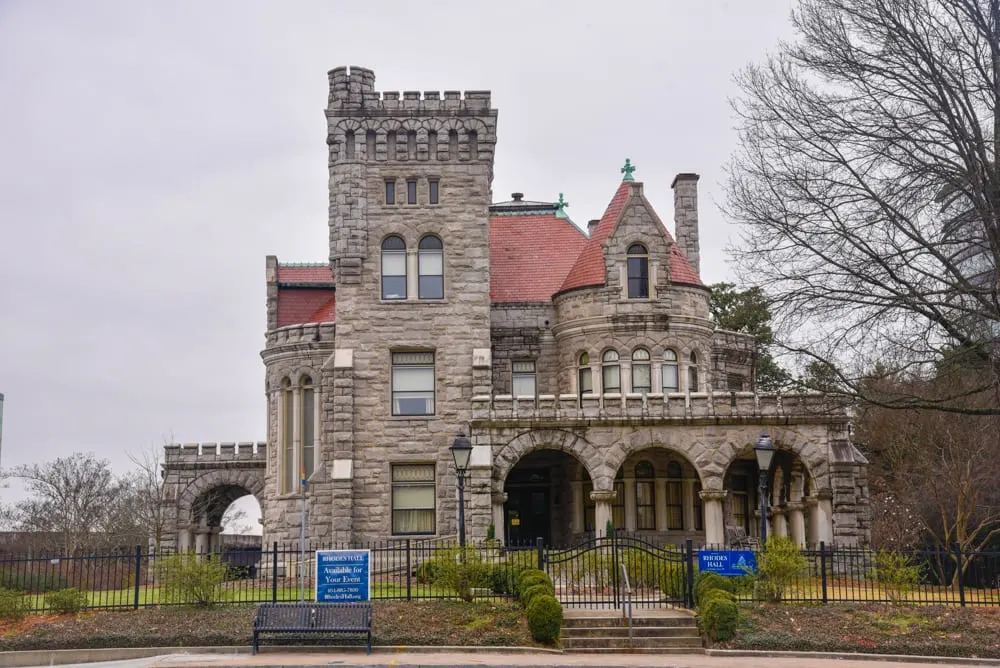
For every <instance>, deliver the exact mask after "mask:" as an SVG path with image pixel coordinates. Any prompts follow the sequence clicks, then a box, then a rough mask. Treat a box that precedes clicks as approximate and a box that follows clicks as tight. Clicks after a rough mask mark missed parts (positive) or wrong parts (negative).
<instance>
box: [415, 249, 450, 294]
mask: <svg viewBox="0 0 1000 668" xmlns="http://www.w3.org/2000/svg"><path fill="white" fill-rule="evenodd" d="M417 276H418V280H417V296H418V297H419V298H420V299H444V245H443V244H442V243H441V240H440V239H438V238H437V237H435V236H434V235H431V234H429V235H427V236H426V237H424V238H423V239H421V240H420V245H419V246H418V248H417Z"/></svg>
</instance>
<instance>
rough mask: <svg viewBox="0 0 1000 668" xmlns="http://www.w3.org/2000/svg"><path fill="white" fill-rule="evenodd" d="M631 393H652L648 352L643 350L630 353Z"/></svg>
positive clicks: (651, 375)
mask: <svg viewBox="0 0 1000 668" xmlns="http://www.w3.org/2000/svg"><path fill="white" fill-rule="evenodd" d="M632 391H633V392H635V393H637V394H647V393H649V392H652V391H653V374H652V372H651V371H650V366H649V351H648V350H646V349H645V348H636V349H635V350H633V351H632Z"/></svg>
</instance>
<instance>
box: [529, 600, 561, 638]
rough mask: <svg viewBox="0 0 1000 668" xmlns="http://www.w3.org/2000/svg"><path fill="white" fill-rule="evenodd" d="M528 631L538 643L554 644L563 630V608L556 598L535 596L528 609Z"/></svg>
mask: <svg viewBox="0 0 1000 668" xmlns="http://www.w3.org/2000/svg"><path fill="white" fill-rule="evenodd" d="M527 613H528V629H529V630H530V631H531V637H532V638H534V639H535V640H537V641H538V642H543V643H554V642H555V641H556V640H558V639H559V633H560V631H561V630H562V622H563V612H562V606H561V605H560V604H559V601H557V600H556V597H555V596H549V595H547V594H543V595H540V596H535V597H534V598H533V599H532V600H531V604H530V605H529V606H528V608H527Z"/></svg>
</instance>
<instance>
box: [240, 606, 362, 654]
mask: <svg viewBox="0 0 1000 668" xmlns="http://www.w3.org/2000/svg"><path fill="white" fill-rule="evenodd" d="M261 634H269V635H279V636H284V637H291V638H305V637H309V636H312V635H356V636H365V637H367V640H368V653H369V654H371V652H372V604H371V603H264V604H263V605H261V606H260V607H258V608H257V616H256V617H255V618H254V620H253V653H254V654H256V653H257V651H258V650H259V649H260V636H261Z"/></svg>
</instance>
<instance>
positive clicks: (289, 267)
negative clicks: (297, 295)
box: [278, 262, 333, 287]
mask: <svg viewBox="0 0 1000 668" xmlns="http://www.w3.org/2000/svg"><path fill="white" fill-rule="evenodd" d="M278 285H328V286H331V287H332V286H333V272H331V271H330V265H329V264H326V263H320V262H317V263H308V264H306V263H302V264H279V265H278Z"/></svg>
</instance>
